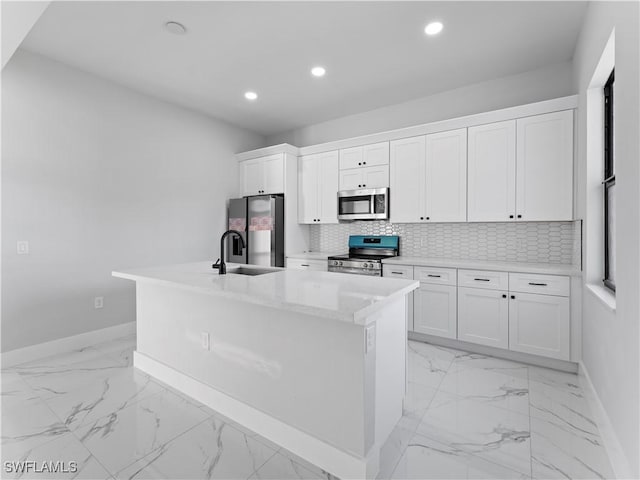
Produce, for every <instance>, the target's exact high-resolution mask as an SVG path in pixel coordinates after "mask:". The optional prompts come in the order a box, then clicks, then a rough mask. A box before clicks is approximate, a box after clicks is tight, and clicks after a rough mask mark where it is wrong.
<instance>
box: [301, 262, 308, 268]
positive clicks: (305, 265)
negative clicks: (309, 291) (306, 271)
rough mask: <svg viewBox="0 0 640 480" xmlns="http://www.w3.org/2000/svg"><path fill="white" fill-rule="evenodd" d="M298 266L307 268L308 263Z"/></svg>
mask: <svg viewBox="0 0 640 480" xmlns="http://www.w3.org/2000/svg"><path fill="white" fill-rule="evenodd" d="M300 266H301V267H308V266H309V264H308V263H302V264H300Z"/></svg>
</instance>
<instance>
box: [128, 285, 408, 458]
mask: <svg viewBox="0 0 640 480" xmlns="http://www.w3.org/2000/svg"><path fill="white" fill-rule="evenodd" d="M136 296H137V333H138V337H137V341H138V344H137V350H138V352H139V353H141V354H144V355H147V356H148V357H150V358H153V359H155V360H157V361H159V362H162V363H164V364H166V365H168V366H170V367H172V368H174V369H176V370H178V371H180V372H182V373H184V374H186V375H189V376H191V377H193V378H194V379H196V380H198V381H200V382H202V383H205V384H207V385H209V386H211V387H213V388H215V389H217V390H219V391H221V392H223V393H225V394H227V395H229V396H231V397H233V398H236V399H237V400H239V401H242V402H244V403H246V404H248V405H250V406H252V407H254V408H256V409H258V410H260V411H262V412H264V413H266V414H268V415H270V416H272V417H274V418H277V419H278V420H280V421H282V422H285V423H287V424H289V425H291V426H293V427H295V428H297V429H299V430H301V431H304V432H306V433H308V434H310V435H312V436H314V437H316V438H319V439H322V440H323V441H325V442H327V443H329V444H331V445H334V446H335V447H337V448H339V449H341V450H343V451H346V452H350V453H351V454H353V455H355V456H357V457H365V456H366V454H367V452H368V450H369V449H370V448H371V446H373V444H374V435H375V433H374V430H373V429H372V428H371V425H369V428H366V427H365V412H366V413H367V414H368V415H371V414H372V413H373V412H374V411H375V404H374V403H375V401H374V395H371V393H372V392H373V390H374V388H375V387H374V383H375V372H374V370H373V369H371V368H365V352H364V350H365V342H364V327H362V326H360V325H355V324H348V323H345V322H337V321H332V320H330V319H326V318H319V317H314V316H311V315H303V314H300V313H296V312H291V311H284V310H279V309H274V308H270V307H265V306H260V305H255V304H249V303H244V302H240V301H237V300H231V299H225V298H221V297H218V296H212V295H207V294H203V293H198V292H192V291H188V290H183V289H179V288H174V287H171V286H163V285H153V284H149V283H145V282H140V281H139V282H137V289H136ZM403 327H404V324H403ZM203 334H208V335H209V342H210V346H209V349H206V348H204V347H203ZM370 362H371V356H369V361H368V362H367V363H369V364H370ZM374 363H375V360H374ZM370 422H371V420H369V422H367V423H370ZM365 432H366V433H365Z"/></svg>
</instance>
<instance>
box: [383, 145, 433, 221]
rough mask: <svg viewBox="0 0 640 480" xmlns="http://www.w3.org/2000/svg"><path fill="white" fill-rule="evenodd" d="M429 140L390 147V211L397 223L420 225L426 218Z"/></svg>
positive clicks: (392, 219) (392, 218)
mask: <svg viewBox="0 0 640 480" xmlns="http://www.w3.org/2000/svg"><path fill="white" fill-rule="evenodd" d="M425 148H426V147H425V137H424V135H423V136H420V137H411V138H403V139H401V140H394V141H392V142H391V143H390V164H389V202H390V206H389V210H390V212H389V213H390V214H391V218H390V221H391V222H395V223H415V222H420V221H421V220H420V217H425V216H426V214H425V207H424V204H425V196H424V190H425V169H426V166H425Z"/></svg>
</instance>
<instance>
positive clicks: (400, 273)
mask: <svg viewBox="0 0 640 480" xmlns="http://www.w3.org/2000/svg"><path fill="white" fill-rule="evenodd" d="M391 273H394V274H396V275H404V273H402V272H391Z"/></svg>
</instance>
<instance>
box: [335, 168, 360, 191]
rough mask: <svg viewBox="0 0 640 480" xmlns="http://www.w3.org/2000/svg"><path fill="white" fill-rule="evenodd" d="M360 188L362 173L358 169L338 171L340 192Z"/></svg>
mask: <svg viewBox="0 0 640 480" xmlns="http://www.w3.org/2000/svg"><path fill="white" fill-rule="evenodd" d="M358 188H362V172H361V171H360V169H358V168H350V169H349V170H340V190H356V189H358Z"/></svg>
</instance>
